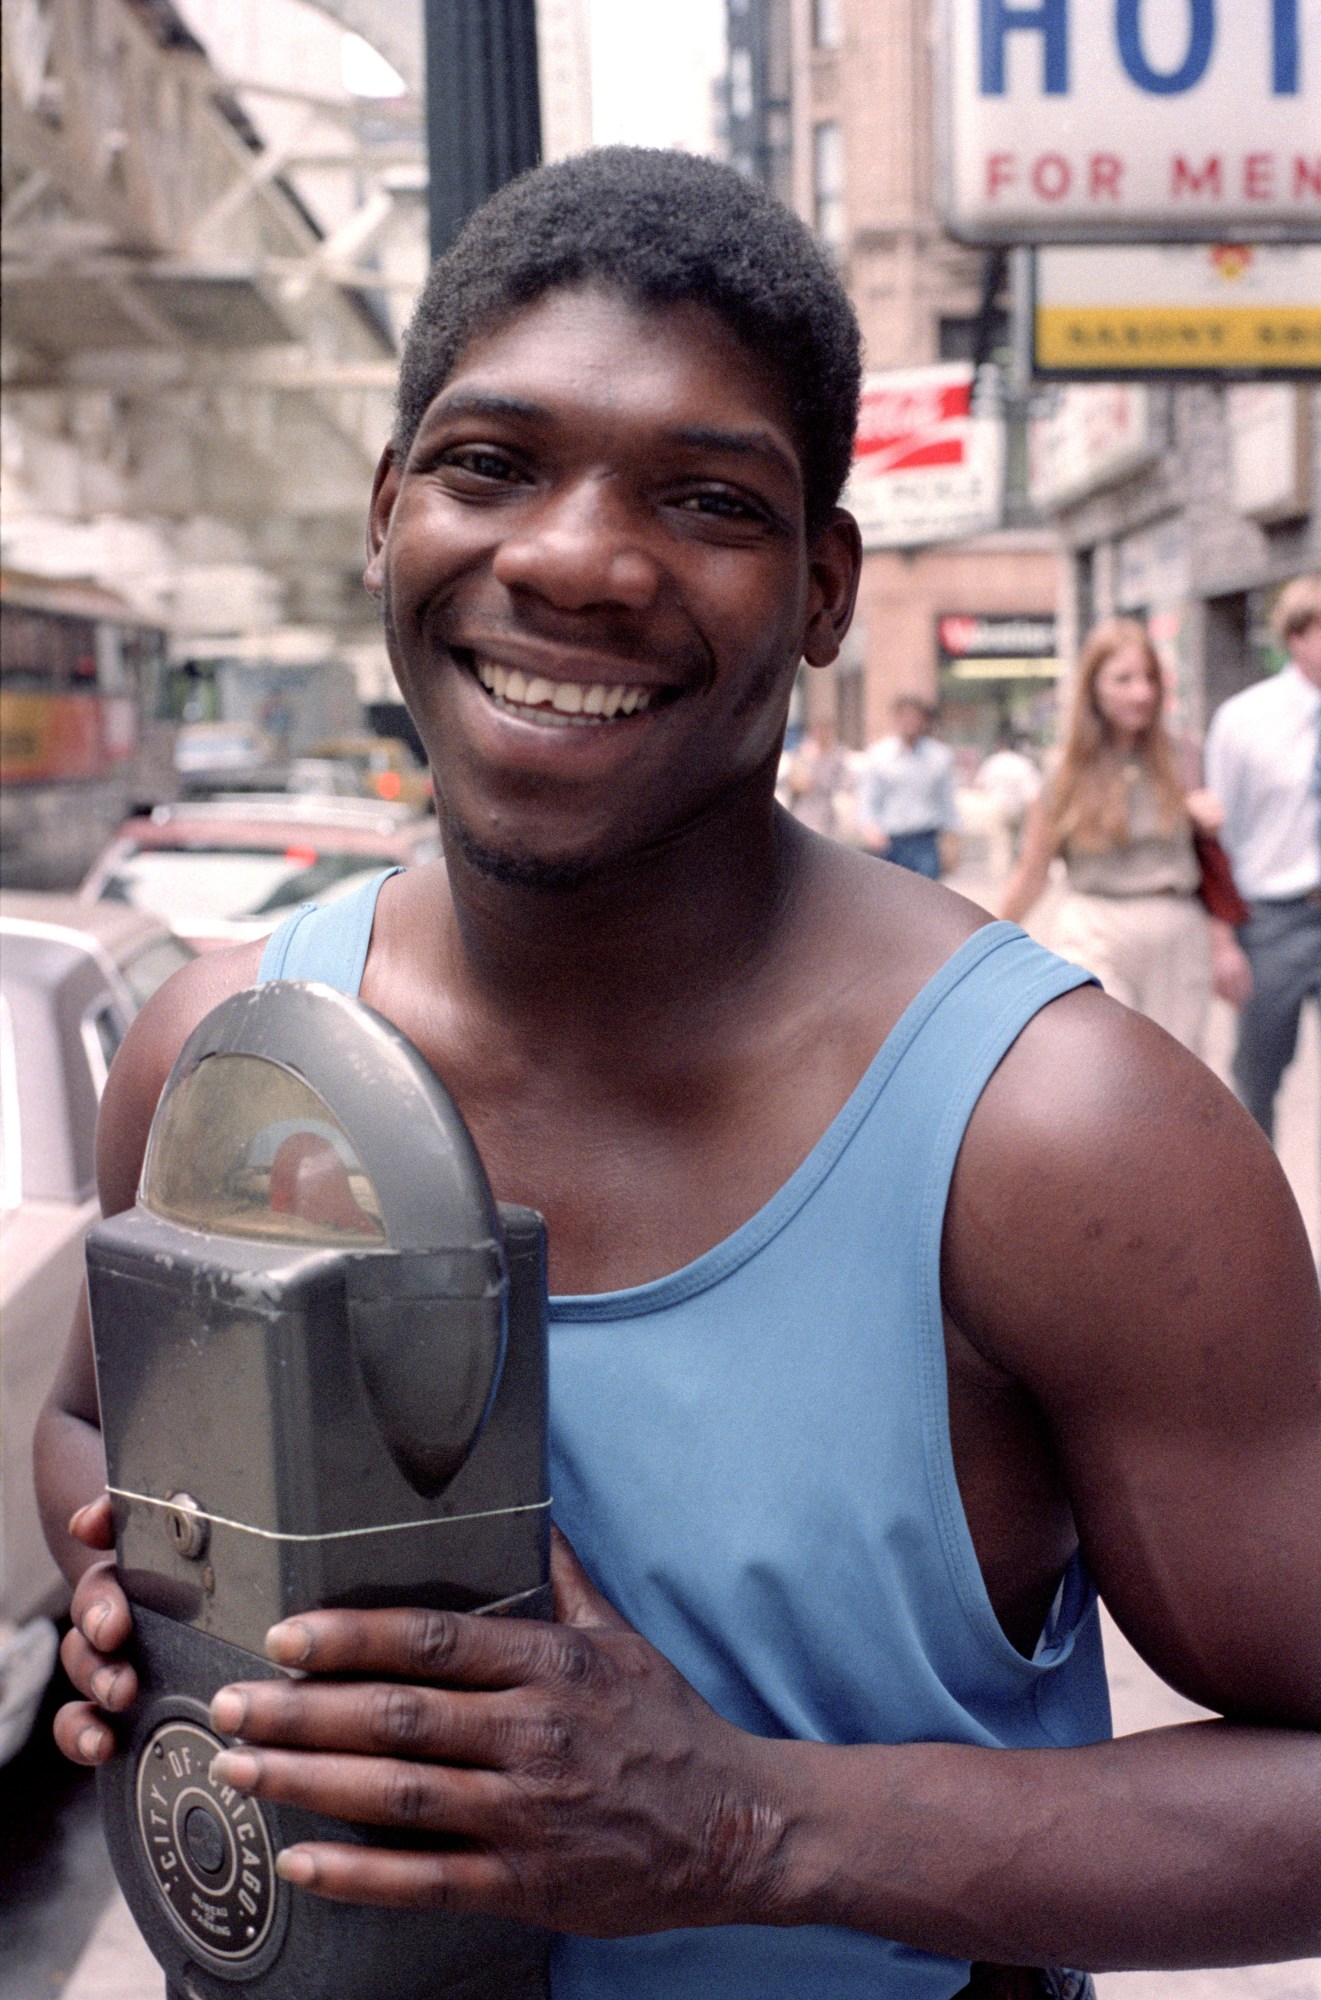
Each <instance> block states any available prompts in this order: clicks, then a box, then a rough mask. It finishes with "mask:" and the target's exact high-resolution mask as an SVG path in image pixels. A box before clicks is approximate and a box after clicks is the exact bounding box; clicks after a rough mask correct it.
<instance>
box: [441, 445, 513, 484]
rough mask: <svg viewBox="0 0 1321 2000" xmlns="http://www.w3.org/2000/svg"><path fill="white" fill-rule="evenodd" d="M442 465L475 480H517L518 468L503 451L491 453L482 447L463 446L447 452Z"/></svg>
mask: <svg viewBox="0 0 1321 2000" xmlns="http://www.w3.org/2000/svg"><path fill="white" fill-rule="evenodd" d="M441 464H442V465H443V466H446V467H447V468H449V469H450V470H451V471H454V472H467V473H470V474H471V475H472V477H473V478H475V479H496V480H499V481H501V482H502V483H506V482H508V481H510V480H516V479H517V478H518V477H519V472H518V468H517V467H516V466H515V465H514V463H513V461H512V460H511V459H509V458H507V457H506V456H505V454H504V452H502V451H490V450H487V449H486V448H485V447H484V446H482V445H463V446H461V447H458V448H456V449H455V450H453V451H447V452H446V453H445V455H444V457H443V458H442V460H441Z"/></svg>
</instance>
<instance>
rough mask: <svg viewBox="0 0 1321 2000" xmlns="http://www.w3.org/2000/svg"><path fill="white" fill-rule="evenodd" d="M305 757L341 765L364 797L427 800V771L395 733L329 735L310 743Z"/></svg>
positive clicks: (408, 803) (424, 803)
mask: <svg viewBox="0 0 1321 2000" xmlns="http://www.w3.org/2000/svg"><path fill="white" fill-rule="evenodd" d="M308 758H309V759H313V758H315V759H317V760H319V761H320V762H322V763H330V764H338V765H341V766H343V767H345V768H346V769H347V770H348V771H349V772H350V773H352V777H353V781H354V789H355V790H356V791H359V792H361V793H362V795H363V796H364V798H369V799H398V800H399V802H400V804H401V805H406V806H417V807H419V808H423V807H426V806H428V805H430V803H431V796H432V794H431V773H430V771H428V770H427V768H426V766H425V765H424V764H420V763H419V762H418V760H417V758H416V757H415V756H414V755H413V753H412V751H411V750H410V749H409V747H408V745H407V743H405V742H403V741H402V740H401V738H399V737H398V736H370V735H363V736H330V737H327V738H326V739H325V740H324V741H323V742H320V743H314V744H313V745H312V748H311V750H310V751H309V752H308ZM290 783H291V787H292V786H293V777H292V774H291V779H290ZM298 789H300V790H305V789H307V788H306V787H305V786H299V787H298ZM335 790H336V791H338V790H339V787H338V785H336V786H335Z"/></svg>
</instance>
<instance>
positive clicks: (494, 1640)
mask: <svg viewBox="0 0 1321 2000" xmlns="http://www.w3.org/2000/svg"><path fill="white" fill-rule="evenodd" d="M583 1646H584V1642H583V1640H582V1639H580V1638H579V1636H578V1635H577V1633H575V1632H574V1631H572V1630H571V1629H569V1628H567V1627H565V1626H563V1625H551V1624H547V1623H545V1622H544V1621H543V1620H541V1619H536V1618H480V1617H477V1616H475V1615H474V1614H472V1613H469V1612H461V1611H427V1610H420V1609H411V1610H400V1611H305V1612H302V1613H300V1615H299V1616H298V1617H297V1618H290V1619H286V1620H285V1622H284V1623H283V1624H282V1625H273V1626H272V1627H271V1629H270V1631H269V1632H268V1633H267V1634H266V1651H267V1654H268V1656H269V1657H270V1658H271V1659H272V1660H274V1661H276V1662H277V1664H278V1665H280V1666H282V1667H298V1668H301V1669H302V1670H303V1671H304V1672H305V1673H316V1674H363V1675H370V1676H372V1677H374V1678H376V1677H379V1678H382V1679H390V1680H403V1681H421V1682H423V1683H426V1682H433V1683H436V1684H440V1685H449V1686H452V1687H466V1688H487V1689H498V1688H514V1687H523V1686H525V1685H527V1684H528V1683H529V1682H531V1681H566V1680H567V1681H571V1682H577V1681H580V1680H582V1678H583V1677H584V1674H585V1672H586V1671H587V1663H586V1662H585V1661H584V1660H583V1659H582V1657H581V1656H582V1653H583Z"/></svg>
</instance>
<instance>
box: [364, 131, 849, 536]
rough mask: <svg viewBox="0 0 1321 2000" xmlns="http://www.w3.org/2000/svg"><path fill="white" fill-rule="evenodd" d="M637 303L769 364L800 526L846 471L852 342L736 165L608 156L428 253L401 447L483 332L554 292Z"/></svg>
mask: <svg viewBox="0 0 1321 2000" xmlns="http://www.w3.org/2000/svg"><path fill="white" fill-rule="evenodd" d="M590 284H597V285H601V286H603V287H608V288H611V289H614V290H616V291H618V292H620V293H622V294H623V295H624V297H626V298H628V299H629V300H631V301H632V302H633V303H635V304H637V305H642V306H667V305H678V304H696V305H702V306H706V307H708V308H709V309H710V311H712V312H714V313H716V314H717V315H718V316H719V317H720V318H721V319H722V320H724V321H725V323H726V324H727V325H728V326H729V327H730V329H731V330H732V331H733V332H734V333H735V334H736V335H737V337H738V338H739V340H741V341H742V343H743V345H744V346H745V347H746V348H748V349H749V351H750V352H751V353H753V354H755V355H757V356H758V357H760V358H762V359H764V360H766V361H767V362H769V363H770V364H771V365H772V366H773V367H774V368H775V369H776V370H777V371H778V373H779V375H780V377H781V379H782V380H783V382H784V384H785V387H786V390H787V392H788V397H789V405H790V411H791V415H792V420H793V424H794V429H795V433H796V439H797V444H798V451H799V458H800V461H801V464H802V470H803V488H804V501H805V509H804V511H805V514H806V519H807V527H808V531H809V533H810V532H814V531H815V530H816V529H817V528H819V527H821V526H822V525H823V524H824V523H825V521H826V520H827V519H828V518H829V515H830V511H831V509H832V508H833V507H834V506H835V505H836V504H837V502H838V500H839V496H840V492H841V490H842V488H843V485H844V481H845V479H846V478H847V476H848V470H849V461H850V458H851V456H852V451H853V432H854V427H855V424H856V422H857V412H858V391H859V387H860V383H861V373H862V363H861V340H860V337H859V333H858V323H857V320H856V318H855V317H854V313H853V308H852V306H851V305H850V303H849V300H848V297H847V294H846V293H845V291H844V288H843V286H842V285H841V283H840V281H839V278H838V276H837V275H836V273H835V271H834V269H833V267H832V266H831V264H830V262H829V261H828V259H827V258H826V256H825V254H824V253H823V252H822V250H821V247H820V245H819V244H818V243H817V242H816V239H815V238H814V237H813V236H812V234H811V231H810V230H809V229H808V228H807V227H806V225H805V224H804V223H802V222H801V221H800V220H799V219H798V217H797V216H796V215H793V214H792V213H791V212H790V211H789V210H788V209H787V208H785V207H783V206H782V205H781V204H780V203H779V202H778V201H775V200H774V199H773V198H772V197H771V196H770V195H769V194H767V193H766V191H765V190H764V189H763V188H761V187H759V186H757V185H756V184H755V183H754V182H752V181H748V180H745V179H744V178H743V176H742V175H741V174H738V173H736V172H735V171H734V169H733V168H732V167H726V166H722V165H721V164H719V162H717V161H715V160H709V159H704V158H700V157H698V156H695V155H693V154H691V153H679V152H662V151H659V150H653V149H650V148H643V147H634V146H606V147H602V148H600V149H598V150H596V151H593V152H588V153H579V154H576V155H575V156H574V157H572V158H571V159H567V160H560V161H557V162H556V163H555V164H554V165H552V166H546V167H538V168H536V169H534V171H533V172H531V173H528V174H524V175H522V176H521V177H520V178H519V179H518V180H515V181H511V182H510V183H509V184H508V185H507V186H506V187H503V188H501V189H500V191H499V192H498V193H497V194H495V195H493V196H492V197H491V199H490V200H489V201H488V202H486V203H485V205H484V206H483V207H481V208H479V209H478V210H477V212H476V214H475V215H473V216H472V217H471V218H470V219H469V221H468V222H467V223H466V224H465V226H464V228H463V230H462V232H461V234H460V235H459V237H458V239H457V241H456V242H455V243H454V244H453V245H452V247H451V248H450V249H449V250H447V251H446V253H445V255H444V256H443V257H440V258H438V259H437V261H436V263H435V264H433V266H432V268H431V274H430V276H429V277H428V279H427V282H426V285H425V286H424V288H423V291H422V294H421V297H420V298H419V300H418V303H417V308H416V310H415V312H414V314H413V317H412V320H411V321H410V323H409V327H408V330H407V332H406V334H405V336H404V345H403V355H402V359H401V362H400V370H399V390H398V397H397V403H396V421H395V429H394V438H393V443H394V448H395V451H396V453H397V455H398V456H399V457H400V458H402V457H404V456H405V455H406V453H407V452H408V450H409V447H410V446H411V445H412V442H413V439H414V437H415V436H416V434H417V428H418V425H419V424H420V423H421V421H422V417H423V414H424V412H425V411H426V409H427V406H428V405H429V404H430V402H431V401H432V399H433V397H434V396H436V395H437V393H438V392H439V391H440V390H441V389H442V388H443V387H444V385H445V383H446V382H447V381H448V379H449V377H450V375H451V374H452V373H453V371H454V369H455V367H456V366H457V364H458V360H459V356H460V355H461V354H462V352H463V350H464V348H465V347H466V346H467V344H468V342H469V341H470V340H471V339H472V338H473V336H474V335H475V334H477V333H480V332H484V331H485V330H486V329H488V328H490V327H493V326H495V325H498V324H499V323H500V322H501V321H502V320H505V319H508V318H510V317H511V316H512V315H513V314H515V313H517V312H520V311H522V310H523V309H524V308H525V307H527V306H530V305H531V304H532V303H533V302H534V301H535V300H537V299H539V298H540V297H541V296H542V295H543V294H544V293H546V292H549V291H553V290H556V289H558V288H560V287H562V286H571V285H590Z"/></svg>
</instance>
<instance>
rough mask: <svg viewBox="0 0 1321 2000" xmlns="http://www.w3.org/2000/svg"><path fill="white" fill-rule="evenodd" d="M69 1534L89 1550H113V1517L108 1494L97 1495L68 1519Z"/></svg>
mask: <svg viewBox="0 0 1321 2000" xmlns="http://www.w3.org/2000/svg"><path fill="white" fill-rule="evenodd" d="M69 1533H70V1534H71V1535H72V1536H73V1538H74V1540H75V1541H78V1542H82V1543H83V1545H84V1547H86V1548H89V1549H113V1547H114V1546H115V1517H114V1512H113V1510H112V1508H111V1505H110V1495H109V1494H108V1493H98V1494H97V1496H96V1498H95V1500H89V1501H88V1503H87V1505H86V1506H85V1507H79V1508H78V1510H77V1511H76V1513H74V1514H71V1515H70V1517H69Z"/></svg>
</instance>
